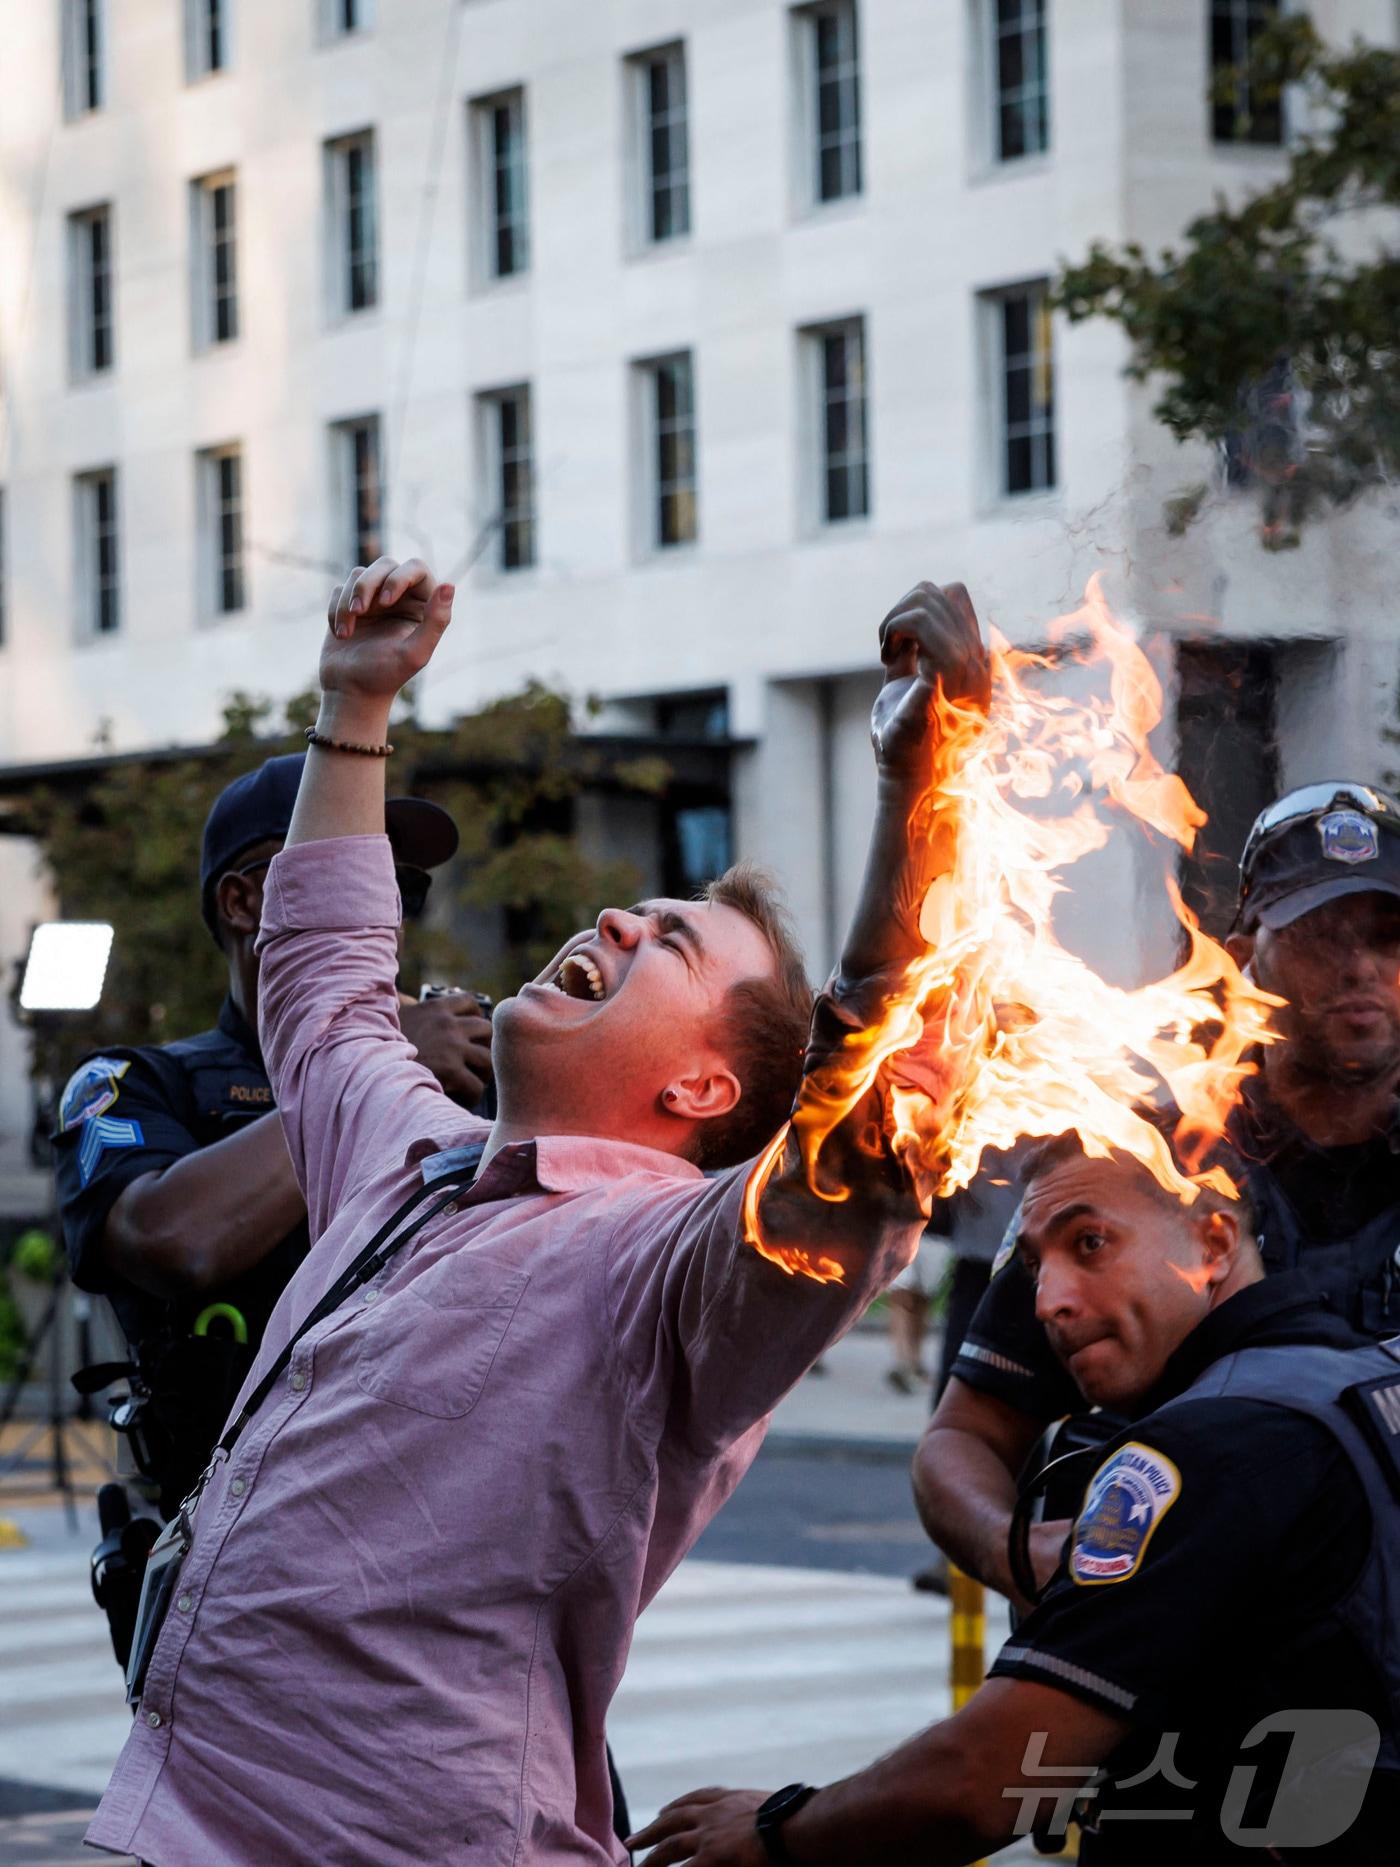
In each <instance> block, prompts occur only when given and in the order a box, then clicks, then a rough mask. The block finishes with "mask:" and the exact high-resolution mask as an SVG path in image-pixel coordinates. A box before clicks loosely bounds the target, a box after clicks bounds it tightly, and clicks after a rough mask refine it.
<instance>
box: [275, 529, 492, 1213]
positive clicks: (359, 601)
mask: <svg viewBox="0 0 1400 1867" xmlns="http://www.w3.org/2000/svg"><path fill="white" fill-rule="evenodd" d="M452 595H453V592H452V589H451V587H450V585H444V584H438V583H437V582H436V581H435V580H434V578H433V575H432V573H431V571H429V570H428V568H427V566H426V565H425V564H423V563H421V562H419V561H418V560H416V559H411V560H409V561H408V562H407V563H405V564H396V563H394V562H393V560H391V559H389V558H381V559H380V560H379V561H378V562H377V563H375V564H373V565H371V566H370V567H369V569H368V570H356V571H355V572H354V573H352V575H351V577H350V578H349V579H348V580H347V581H346V583H344V584H343V585H342V586H341V587H340V588H339V589H338V590H337V591H335V593H334V594H333V595H332V598H331V605H330V613H329V623H330V627H329V631H328V633H327V635H326V639H325V643H324V645H323V647H322V650H321V665H320V678H321V709H320V713H319V716H318V718H317V723H316V724H317V732H318V734H319V735H320V736H321V737H322V738H323V739H326V740H332V741H335V742H336V744H337V745H339V746H341V747H355V746H369V747H374V746H381V745H383V744H385V743H386V738H387V734H388V730H389V711H390V708H391V706H392V705H393V701H394V698H395V696H396V694H397V693H398V691H399V689H400V688H401V687H402V686H403V684H404V683H405V682H406V681H408V680H411V679H412V677H413V676H414V675H415V674H417V673H418V672H419V670H420V669H421V668H423V667H424V666H426V664H427V662H428V660H429V658H430V656H431V655H432V652H433V649H434V648H435V647H436V645H437V642H438V641H439V639H440V638H441V636H442V632H443V630H444V629H445V628H446V627H447V624H448V621H449V620H450V618H451V614H452ZM384 766H385V760H384V759H383V758H381V757H375V756H372V755H368V754H365V753H363V752H356V751H353V750H336V749H333V748H328V747H323V746H316V745H313V746H312V747H311V749H310V751H309V752H308V755H307V760H306V769H305V772H304V773H303V776H302V781H301V789H300V791H299V792H298V794H297V803H296V809H295V811H294V813H293V816H292V822H291V828H290V830H289V832H288V835H287V844H286V848H285V849H284V850H283V852H282V853H281V855H279V856H277V857H276V858H275V859H274V861H273V863H272V865H271V868H270V869H269V872H268V879H267V886H266V890H265V893H264V900H263V924H262V934H261V937H260V941H259V951H260V953H261V956H262V958H261V969H260V975H259V985H258V997H259V1019H258V1024H259V1035H260V1037H261V1039H262V1044H263V1052H264V1055H265V1057H266V1060H267V1067H268V1074H269V1076H270V1077H271V1079H272V1083H273V1088H274V1090H275V1092H276V1096H277V1106H278V1112H279V1114H280V1115H281V1118H282V1124H283V1127H284V1129H285V1131H286V1135H287V1142H288V1146H289V1149H290V1152H291V1157H292V1164H293V1166H294V1167H295V1169H296V1173H297V1178H298V1180H299V1182H300V1184H301V1185H302V1187H303V1189H304V1191H305V1194H306V1201H307V1209H308V1214H309V1218H310V1223H311V1230H312V1236H313V1238H315V1237H316V1236H317V1235H318V1234H319V1233H320V1232H321V1231H322V1230H323V1229H324V1227H325V1225H326V1223H327V1222H328V1220H329V1218H330V1216H331V1215H332V1214H333V1212H334V1211H335V1209H336V1207H337V1206H338V1205H339V1204H340V1203H341V1202H342V1201H343V1199H344V1198H345V1197H347V1195H348V1194H349V1193H350V1192H352V1191H353V1190H354V1188H355V1187H356V1186H357V1185H359V1184H360V1183H361V1182H363V1181H364V1180H365V1179H366V1178H369V1177H372V1176H373V1175H375V1174H377V1173H379V1172H382V1171H383V1170H384V1169H385V1168H386V1167H387V1166H389V1165H391V1164H392V1163H393V1161H394V1159H395V1157H396V1156H397V1157H398V1158H402V1156H403V1153H404V1150H405V1149H406V1147H407V1146H408V1144H409V1143H410V1142H412V1141H415V1140H417V1139H419V1138H430V1139H437V1138H445V1137H447V1136H449V1135H454V1134H461V1132H462V1130H463V1128H464V1127H466V1126H468V1125H470V1117H468V1116H465V1115H463V1113H462V1112H461V1111H460V1110H459V1109H458V1108H457V1107H456V1106H455V1105H454V1104H453V1103H451V1102H450V1101H449V1100H448V1098H447V1097H446V1096H445V1095H444V1094H443V1092H442V1089H441V1086H440V1085H439V1083H438V1082H437V1081H436V1079H435V1078H434V1077H433V1075H432V1074H431V1073H430V1071H429V1070H427V1069H426V1068H425V1067H424V1066H423V1065H422V1064H420V1063H418V1062H416V1061H415V1060H414V1057H413V1052H412V1047H411V1046H410V1044H409V1043H408V1041H407V1040H406V1039H405V1037H404V1035H403V1032H402V1030H401V1028H400V1024H399V1000H398V992H397V990H396V988H395V983H394V981H395V976H396V973H397V967H398V956H397V942H396V929H397V926H398V921H399V902H398V892H397V888H396V885H395V881H394V869H393V857H392V854H391V852H390V849H389V843H388V839H387V837H386V836H385V835H384Z"/></svg>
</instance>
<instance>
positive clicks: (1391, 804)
mask: <svg viewBox="0 0 1400 1867" xmlns="http://www.w3.org/2000/svg"><path fill="white" fill-rule="evenodd" d="M1228 945H1229V947H1230V950H1231V952H1232V954H1233V955H1234V956H1235V958H1236V959H1237V960H1238V961H1239V963H1240V964H1242V965H1246V966H1248V967H1249V969H1250V971H1251V974H1252V976H1253V977H1254V978H1255V979H1256V980H1257V982H1258V983H1259V984H1260V985H1262V986H1264V987H1266V988H1267V989H1269V990H1271V991H1274V992H1277V993H1278V994H1279V995H1280V997H1282V998H1284V999H1286V1000H1287V1001H1288V1002H1287V1005H1286V1007H1285V1008H1284V1009H1283V1010H1282V1011H1281V1012H1279V1013H1278V1014H1277V1024H1278V1028H1279V1029H1280V1031H1281V1033H1282V1037H1283V1041H1281V1042H1279V1043H1276V1044H1272V1045H1268V1046H1266V1047H1265V1048H1264V1049H1263V1051H1262V1054H1261V1056H1260V1057H1259V1059H1258V1061H1259V1073H1258V1075H1257V1076H1256V1077H1254V1078H1253V1079H1251V1080H1250V1081H1249V1082H1247V1083H1246V1085H1245V1090H1244V1097H1243V1100H1242V1102H1241V1104H1240V1105H1239V1107H1238V1108H1237V1109H1236V1110H1235V1112H1234V1114H1233V1116H1232V1118H1231V1122H1230V1133H1231V1139H1232V1141H1233V1142H1234V1144H1235V1146H1236V1147H1237V1148H1238V1150H1239V1151H1240V1153H1241V1154H1242V1155H1243V1156H1244V1157H1245V1160H1246V1163H1247V1171H1248V1179H1249V1190H1250V1196H1251V1200H1252V1203H1253V1206H1254V1209H1255V1211H1256V1213H1257V1215H1258V1225H1259V1232H1260V1242H1261V1248H1262V1254H1263V1262H1264V1268H1265V1270H1266V1271H1267V1272H1269V1273H1270V1274H1271V1275H1274V1274H1278V1273H1280V1272H1284V1271H1289V1270H1295V1269H1296V1270H1299V1271H1301V1272H1302V1273H1303V1274H1304V1275H1305V1276H1306V1277H1307V1278H1308V1279H1309V1280H1310V1282H1311V1283H1312V1285H1313V1287H1314V1288H1316V1289H1318V1290H1320V1291H1324V1292H1326V1293H1327V1294H1328V1295H1329V1297H1330V1299H1331V1301H1332V1304H1333V1306H1334V1308H1335V1309H1336V1311H1337V1313H1338V1314H1339V1315H1341V1316H1343V1317H1345V1318H1346V1320H1347V1321H1348V1322H1349V1323H1350V1324H1352V1325H1353V1326H1354V1327H1355V1328H1357V1329H1359V1330H1360V1331H1361V1332H1363V1333H1364V1334H1366V1335H1369V1336H1373V1337H1380V1336H1386V1335H1393V1334H1394V1333H1396V1332H1397V1331H1400V1158H1397V1154H1398V1153H1400V1103H1397V1089H1400V804H1397V802H1396V800H1395V799H1394V798H1391V797H1389V796H1387V795H1386V794H1385V793H1384V792H1382V791H1379V790H1376V789H1375V788H1374V787H1372V786H1370V785H1362V784H1353V783H1348V782H1344V781H1335V782H1332V781H1328V782H1325V783H1321V784H1316V785H1309V786H1306V787H1304V788H1303V789H1302V790H1298V791H1292V792H1289V793H1288V794H1287V795H1286V796H1284V797H1282V798H1280V799H1279V800H1278V802H1277V803H1275V804H1273V805H1271V806H1270V808H1269V809H1268V810H1266V811H1264V812H1263V814H1262V815H1261V816H1260V817H1259V818H1258V820H1257V821H1256V823H1255V825H1254V827H1253V829H1252V830H1251V832H1250V835H1249V839H1248V842H1247V843H1246V846H1245V851H1244V855H1243V857H1242V859H1241V873H1240V896H1239V906H1238V911H1237V915H1236V922H1235V930H1234V932H1233V933H1232V934H1231V936H1230V938H1229V941H1228ZM952 1376H953V1378H952V1379H951V1380H950V1382H949V1385H948V1390H947V1392H946V1393H945V1395H944V1396H943V1399H942V1400H941V1401H940V1403H939V1406H938V1410H937V1412H936V1413H935V1414H934V1417H933V1419H932V1421H931V1422H930V1425H929V1427H928V1430H927V1432H926V1434H925V1436H924V1439H923V1442H922V1444H921V1445H920V1448H919V1452H918V1454H917V1456H916V1459H915V1467H914V1480H915V1492H916V1495H917V1497H918V1501H919V1508H920V1514H921V1515H922V1517H923V1520H924V1524H925V1527H926V1528H927V1529H928V1532H929V1534H930V1536H932V1537H933V1539H934V1541H935V1542H936V1543H938V1544H939V1546H940V1547H941V1548H943V1549H944V1550H946V1551H947V1552H948V1554H949V1555H950V1556H951V1557H952V1558H953V1560H955V1561H956V1562H958V1563H959V1564H960V1565H961V1566H962V1567H963V1568H964V1569H966V1570H968V1571H969V1572H970V1573H972V1574H975V1575H978V1576H980V1577H981V1578H982V1580H984V1581H986V1582H987V1583H989V1584H990V1585H991V1586H993V1587H995V1588H998V1589H1000V1590H1001V1591H1002V1592H1003V1593H1005V1594H1007V1595H1009V1596H1010V1597H1011V1598H1012V1600H1013V1601H1015V1602H1017V1604H1018V1605H1020V1606H1022V1607H1024V1606H1025V1605H1027V1604H1026V1593H1025V1590H1024V1589H1023V1588H1020V1587H1018V1586H1017V1583H1016V1580H1015V1577H1014V1576H1013V1575H1012V1574H1011V1570H1010V1565H1009V1558H1008V1549H1007V1530H1008V1527H1009V1524H1010V1519H1011V1513H1012V1510H1013V1509H1014V1506H1015V1503H1016V1497H1017V1474H1018V1473H1019V1472H1020V1471H1021V1470H1022V1468H1023V1466H1024V1464H1025V1462H1026V1460H1027V1459H1028V1457H1029V1456H1030V1454H1031V1452H1032V1449H1033V1447H1034V1446H1035V1444H1036V1441H1037V1440H1038V1439H1039V1438H1040V1436H1041V1435H1042V1433H1043V1432H1044V1430H1045V1428H1046V1426H1047V1425H1048V1424H1049V1423H1050V1422H1052V1421H1054V1420H1056V1419H1058V1418H1059V1417H1060V1416H1061V1415H1064V1414H1067V1413H1073V1412H1074V1411H1075V1410H1076V1409H1077V1407H1078V1405H1079V1402H1078V1396H1077V1393H1076V1390H1075V1387H1074V1384H1073V1382H1072V1381H1071V1380H1070V1379H1069V1377H1068V1375H1067V1374H1066V1372H1065V1371H1064V1369H1063V1368H1061V1367H1060V1366H1059V1365H1058V1363H1057V1362H1056V1359H1055V1357H1054V1355H1053V1354H1052V1352H1051V1350H1050V1347H1049V1344H1048V1342H1047V1340H1046V1336H1045V1331H1044V1329H1043V1328H1042V1327H1041V1324H1040V1322H1039V1321H1038V1320H1037V1318H1036V1315H1035V1295H1034V1291H1033V1289H1032V1287H1031V1284H1030V1282H1029V1280H1028V1279H1027V1278H1026V1276H1025V1274H1024V1272H1023V1271H1022V1270H1021V1269H1020V1268H1019V1266H1018V1265H1017V1264H1016V1263H1015V1262H1014V1260H1013V1259H1012V1257H1011V1253H1010V1249H1009V1243H1008V1245H1007V1247H1005V1248H1004V1250H1003V1253H1002V1254H1001V1256H1000V1258H999V1261H998V1266H997V1269H996V1273H995V1274H994V1276H993V1278H992V1282H991V1285H990V1288H989V1289H988V1292H987V1294H986V1296H985V1297H984V1298H983V1300H982V1303H981V1305H980V1307H979V1308H978V1310H977V1313H976V1315H975V1316H974V1318H973V1321H972V1325H971V1327H970V1328H969V1330H968V1332H967V1335H966V1337H965V1339H964V1342H963V1346H962V1349H961V1351H960V1352H959V1354H958V1357H957V1359H956V1360H955V1362H954V1364H953V1369H952ZM1063 1533H1064V1525H1063V1523H1062V1522H1060V1521H1058V1520H1057V1519H1055V1518H1053V1517H1052V1520H1051V1521H1050V1522H1049V1523H1047V1524H1045V1525H1042V1526H1039V1527H1037V1529H1036V1530H1035V1531H1034V1532H1033V1543H1032V1552H1031V1554H1032V1565H1033V1567H1034V1569H1035V1573H1036V1575H1037V1577H1038V1578H1039V1579H1041V1580H1043V1579H1044V1578H1045V1576H1046V1575H1047V1574H1048V1573H1049V1572H1050V1569H1051V1568H1052V1567H1053V1565H1054V1563H1055V1561H1056V1559H1057V1555H1058V1551H1059V1546H1060V1543H1061V1541H1062V1538H1063Z"/></svg>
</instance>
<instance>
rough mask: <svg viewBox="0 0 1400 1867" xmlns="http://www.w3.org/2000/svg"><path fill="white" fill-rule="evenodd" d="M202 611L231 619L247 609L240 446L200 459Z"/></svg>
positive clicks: (197, 466)
mask: <svg viewBox="0 0 1400 1867" xmlns="http://www.w3.org/2000/svg"><path fill="white" fill-rule="evenodd" d="M195 470H196V474H197V478H198V486H197V492H198V502H199V561H200V597H201V608H202V610H203V612H204V613H205V614H206V615H213V616H227V615H231V614H232V612H233V611H234V610H239V609H242V608H243V605H244V602H245V596H244V565H243V455H242V452H241V451H240V450H239V449H238V448H237V447H216V448H210V449H209V450H208V451H207V452H205V453H202V454H199V455H197V456H196V462H195Z"/></svg>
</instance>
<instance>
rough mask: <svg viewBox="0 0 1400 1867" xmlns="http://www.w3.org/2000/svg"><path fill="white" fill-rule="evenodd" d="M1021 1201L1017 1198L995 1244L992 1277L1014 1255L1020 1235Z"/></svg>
mask: <svg viewBox="0 0 1400 1867" xmlns="http://www.w3.org/2000/svg"><path fill="white" fill-rule="evenodd" d="M1023 1203H1024V1202H1023V1201H1021V1200H1017V1202H1016V1210H1015V1211H1014V1212H1013V1213H1012V1215H1011V1218H1010V1220H1009V1222H1008V1224H1007V1227H1006V1230H1005V1231H1004V1232H1003V1233H1002V1235H1001V1243H1000V1244H999V1245H998V1246H997V1254H996V1256H995V1257H994V1258H993V1259H992V1272H991V1274H992V1276H993V1277H995V1276H996V1275H997V1273H998V1271H1004V1270H1005V1269H1006V1267H1007V1265H1008V1264H1009V1263H1010V1262H1011V1260H1012V1259H1013V1258H1014V1257H1015V1255H1016V1240H1017V1239H1018V1238H1019V1237H1020V1236H1021V1206H1022V1204H1023Z"/></svg>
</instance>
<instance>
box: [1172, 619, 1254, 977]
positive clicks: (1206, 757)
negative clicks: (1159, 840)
mask: <svg viewBox="0 0 1400 1867" xmlns="http://www.w3.org/2000/svg"><path fill="white" fill-rule="evenodd" d="M1176 669H1177V705H1176V728H1177V770H1178V771H1179V772H1180V774H1181V777H1182V779H1183V780H1184V781H1185V784H1186V786H1187V788H1188V790H1189V791H1190V793H1191V795H1192V797H1194V798H1195V800H1196V802H1197V803H1198V804H1199V805H1200V807H1201V809H1202V810H1203V811H1205V812H1206V814H1207V817H1208V818H1209V821H1208V822H1207V823H1206V824H1205V825H1204V827H1203V828H1202V829H1201V831H1200V833H1199V834H1198V836H1197V838H1196V846H1195V848H1194V849H1193V850H1192V852H1191V854H1190V855H1185V854H1183V855H1182V856H1180V857H1179V858H1178V867H1177V874H1178V879H1179V880H1180V883H1181V892H1182V897H1183V899H1184V900H1185V902H1186V905H1187V907H1189V908H1190V909H1191V910H1192V912H1193V913H1195V914H1197V915H1199V917H1200V922H1201V925H1202V927H1204V928H1205V930H1206V932H1207V933H1208V934H1211V935H1213V936H1214V937H1215V938H1216V939H1217V940H1220V939H1223V938H1224V937H1225V935H1226V934H1227V933H1228V932H1229V931H1230V925H1231V922H1232V921H1233V919H1234V913H1235V900H1236V895H1237V893H1238V885H1239V859H1240V853H1241V851H1242V850H1243V848H1244V843H1245V838H1246V837H1247V836H1248V834H1249V827H1250V825H1251V824H1252V823H1253V822H1254V819H1255V818H1256V817H1257V816H1258V815H1259V812H1260V811H1261V810H1263V808H1264V806H1265V805H1266V804H1269V803H1271V802H1272V801H1273V799H1274V798H1275V797H1277V796H1278V791H1279V754H1278V739H1277V713H1278V659H1277V650H1276V649H1275V648H1274V647H1273V646H1272V645H1271V644H1269V643H1254V644H1250V645H1248V646H1245V645H1243V644H1240V643H1235V642H1182V643H1180V644H1179V645H1178V647H1177V651H1176Z"/></svg>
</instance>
